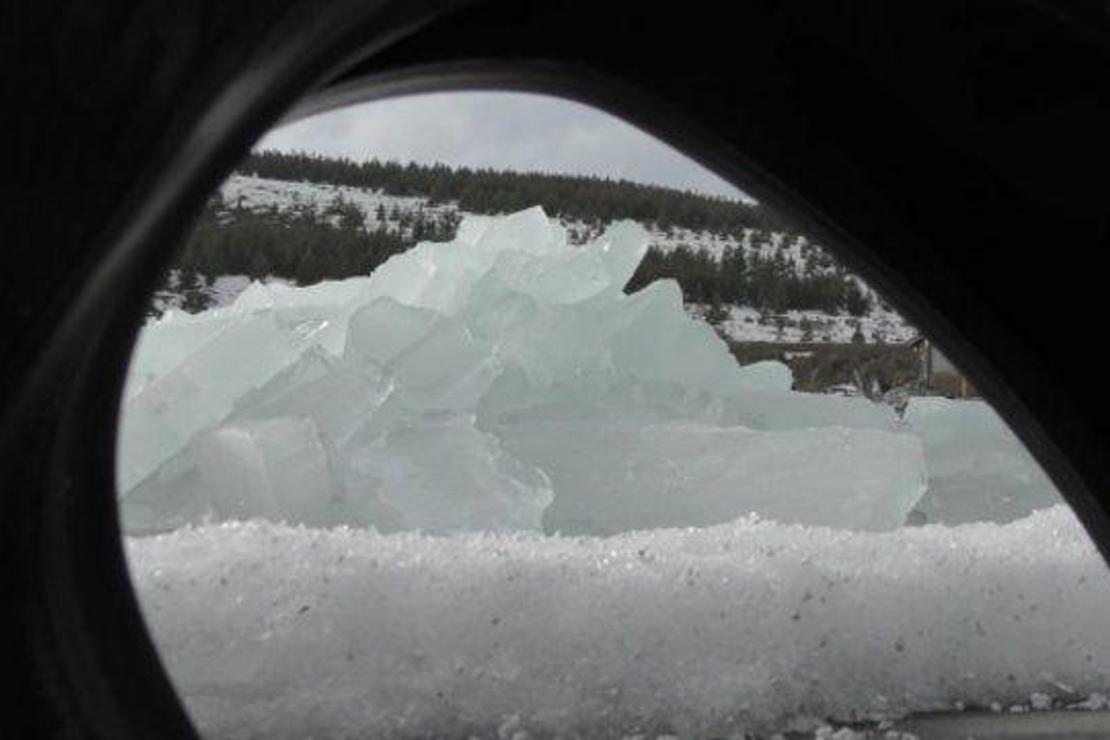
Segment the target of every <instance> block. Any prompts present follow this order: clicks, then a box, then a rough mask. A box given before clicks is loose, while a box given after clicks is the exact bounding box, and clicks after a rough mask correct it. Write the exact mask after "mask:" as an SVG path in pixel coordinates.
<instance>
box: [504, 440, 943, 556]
mask: <svg viewBox="0 0 1110 740" xmlns="http://www.w3.org/2000/svg"><path fill="white" fill-rule="evenodd" d="M497 432H498V436H499V437H501V439H503V440H504V443H503V444H504V446H505V448H506V449H507V450H508V451H509V452H511V453H512V454H513V455H514V456H516V457H518V458H519V459H520V460H522V461H525V462H527V463H530V464H532V465H535V466H537V467H539V468H542V469H543V470H544V471H546V472H547V474H548V475H549V476H550V477H551V482H552V487H553V489H554V493H555V500H554V503H553V504H552V506H551V507H550V508H549V509H548V511H547V513H546V514H545V516H544V525H545V528H546V529H547V530H548V531H559V532H564V533H574V534H582V533H591V534H611V533H615V532H621V531H626V530H631V529H646V528H652V527H662V526H704V525H708V524H716V523H720V522H725V521H730V520H732V519H735V518H736V517H738V516H742V515H744V514H749V513H755V514H759V515H760V516H763V517H766V518H769V519H773V520H775V521H778V522H783V523H796V524H821V525H826V526H833V527H842V528H848V529H861V530H875V531H878V530H890V529H895V528H897V527H900V526H901V525H902V524H903V523H904V522H905V520H906V516H907V514H908V513H909V512H910V510H911V509H912V508H913V505H914V504H915V503H916V502H917V500H918V499H919V498H920V497H921V494H922V492H923V491H924V489H925V479H926V473H925V465H924V458H923V454H922V449H921V442H920V440H919V439H917V438H916V437H913V436H911V435H908V434H894V433H890V432H882V431H876V430H854V429H846V428H843V427H825V428H820V429H807V430H797V431H788V432H758V431H753V430H750V429H744V428H739V427H733V428H720V427H712V426H707V425H703V424H694V423H688V422H669V423H655V424H651V423H649V424H641V423H635V422H633V421H627V420H626V421H607V420H600V419H585V420H550V421H523V422H520V423H516V424H508V425H505V426H503V427H500V428H498V430H497Z"/></svg>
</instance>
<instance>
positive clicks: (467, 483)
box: [119, 208, 927, 534]
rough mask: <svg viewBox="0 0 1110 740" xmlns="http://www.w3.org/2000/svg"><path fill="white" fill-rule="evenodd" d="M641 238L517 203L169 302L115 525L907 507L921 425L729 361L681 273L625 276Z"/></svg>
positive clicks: (436, 523)
mask: <svg viewBox="0 0 1110 740" xmlns="http://www.w3.org/2000/svg"><path fill="white" fill-rule="evenodd" d="M647 245H648V235H647V233H646V232H645V231H644V230H643V229H642V228H641V227H639V226H638V225H636V224H634V223H632V222H620V223H616V224H613V225H611V226H610V227H609V228H608V229H607V230H606V231H605V233H604V234H603V235H602V236H601V237H600V238H599V239H598V240H596V241H594V242H591V243H588V244H586V245H584V246H580V247H575V246H571V245H570V244H568V242H567V238H566V230H565V229H564V228H563V227H562V226H560V225H559V224H558V223H556V222H554V221H552V220H549V219H548V218H547V217H546V215H545V214H544V213H543V211H542V210H541V209H539V208H532V209H529V210H526V211H521V212H519V213H516V214H512V215H510V216H505V217H497V218H493V217H482V218H469V219H466V220H464V221H463V222H462V224H461V225H460V227H459V229H458V234H457V237H456V239H455V240H454V241H452V242H449V243H441V244H434V243H428V242H425V243H421V244H418V245H416V246H415V247H414V248H413V249H411V250H409V251H407V252H405V253H404V254H400V255H396V256H394V257H393V258H391V259H390V260H389V261H387V262H386V263H385V264H383V265H382V266H380V267H379V268H378V269H377V270H376V271H375V272H374V274H373V275H372V276H370V277H367V278H354V279H350V280H344V281H339V282H324V283H319V284H317V285H313V286H310V287H304V288H297V287H293V286H288V285H282V284H265V285H264V284H261V283H254V284H252V285H250V287H248V288H247V289H246V290H244V291H243V292H242V293H241V294H239V296H238V297H237V299H236V300H235V302H234V303H233V304H231V305H230V306H227V307H223V308H217V309H212V310H209V311H206V312H203V313H201V314H197V315H188V314H182V313H180V312H173V311H171V312H168V313H167V314H166V315H164V316H163V317H162V318H161V319H159V320H157V321H154V322H151V323H150V324H148V325H147V326H146V327H145V328H144V330H143V333H142V335H141V338H140V341H139V345H138V348H137V350H136V353H135V356H134V359H133V361H132V365H131V368H130V372H129V378H128V385H127V389H126V394H125V395H126V401H125V405H124V408H123V413H122V422H121V444H120V452H119V484H120V490H121V491H122V505H121V508H122V515H123V522H124V525H125V527H126V528H127V529H128V531H131V532H133V533H142V532H158V531H167V530H170V529H173V528H175V527H179V526H182V525H184V524H186V523H200V522H208V521H222V520H226V519H242V518H250V517H252V516H264V517H267V518H270V519H272V520H275V521H277V520H286V521H289V522H293V523H298V522H299V523H305V524H311V525H317V526H327V525H333V524H339V523H346V524H351V525H355V526H374V527H377V528H379V529H381V530H383V531H395V530H399V529H419V530H422V531H427V532H436V533H450V532H466V531H519V530H532V531H541V530H542V531H547V532H563V533H584V534H612V533H617V532H622V531H627V530H632V529H640V528H645V527H676V526H691V525H698V526H702V525H710V524H715V523H720V522H725V521H730V520H732V519H734V518H736V517H737V516H740V515H742V514H746V513H749V512H754V513H758V514H760V515H762V516H765V517H768V518H772V519H775V520H776V521H780V522H784V523H803V524H812V525H828V526H836V527H844V528H849V529H867V530H889V529H894V528H896V527H899V526H901V525H902V523H903V522H904V521H905V519H906V516H907V514H908V513H909V512H910V510H911V509H912V508H913V506H914V504H915V502H916V501H917V500H918V499H919V498H920V496H921V494H922V492H923V491H924V488H925V485H926V475H927V474H926V470H925V463H924V456H923V448H922V445H921V441H920V439H919V438H918V437H916V436H913V435H910V434H905V433H902V432H901V431H899V429H898V427H897V422H896V418H895V415H894V413H893V411H892V410H891V409H890V408H889V407H886V406H883V405H879V404H875V403H871V402H869V401H867V400H864V399H850V398H838V397H832V396H820V395H813V394H804V393H795V392H792V391H791V390H790V389H789V388H790V384H791V377H790V372H789V370H788V369H787V368H785V367H784V366H782V365H781V364H778V363H760V364H758V365H754V366H750V367H748V368H738V367H737V365H736V362H735V360H734V359H733V357H732V356H731V354H730V353H729V351H728V348H727V347H726V345H725V344H724V342H723V341H722V340H721V339H720V338H719V337H718V336H717V335H716V334H715V333H714V331H713V330H712V328H711V327H709V326H708V325H707V324H705V323H704V322H702V321H700V320H697V319H695V318H693V317H691V316H689V315H688V314H687V313H686V311H685V310H684V308H683V305H682V295H681V291H680V289H679V287H678V285H677V284H676V283H675V282H674V281H669V280H663V281H657V282H655V283H653V284H651V285H649V286H647V287H645V288H644V289H642V290H640V291H638V292H637V293H635V294H632V295H626V294H625V293H624V292H623V286H624V285H625V284H626V283H627V281H628V279H629V277H631V275H632V274H633V272H634V271H635V269H636V267H637V265H638V264H639V262H640V260H641V259H642V257H643V255H644V253H645V251H646V249H647Z"/></svg>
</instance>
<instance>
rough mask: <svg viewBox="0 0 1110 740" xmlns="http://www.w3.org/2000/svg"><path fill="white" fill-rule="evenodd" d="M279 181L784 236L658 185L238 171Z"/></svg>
mask: <svg viewBox="0 0 1110 740" xmlns="http://www.w3.org/2000/svg"><path fill="white" fill-rule="evenodd" d="M236 171H237V172H239V173H240V174H246V175H254V176H257V177H265V178H272V179H275V180H292V181H304V182H315V183H329V184H334V185H348V186H352V187H359V188H371V189H374V190H380V191H382V192H384V193H385V194H387V195H397V196H421V197H426V198H428V199H429V201H430V202H431V204H433V205H434V204H439V203H445V202H449V201H451V202H455V203H457V205H458V208H459V210H462V211H468V212H471V213H483V214H497V213H509V212H512V211H519V210H522V209H524V208H529V207H531V206H534V205H541V206H543V208H544V210H545V211H546V212H547V214H548V215H550V216H557V217H560V218H564V219H568V220H578V221H583V222H586V223H590V224H595V225H603V224H607V223H609V222H611V221H614V220H617V219H622V218H630V219H633V220H635V221H639V222H641V223H644V224H650V225H653V226H655V227H656V228H658V229H660V230H662V231H667V230H669V229H673V228H676V227H681V228H686V229H692V230H695V231H709V232H712V233H715V234H719V235H721V236H729V235H731V236H734V237H736V238H740V237H741V236H742V235H743V232H744V230H745V229H757V230H762V231H772V230H779V231H781V230H785V229H784V227H783V224H782V223H781V222H780V220H779V219H777V218H776V217H775V216H773V215H772V214H771V213H770V212H768V210H767V209H766V208H764V207H763V206H760V205H756V204H750V203H744V202H741V201H736V200H730V199H728V198H723V197H711V196H706V195H701V194H698V193H693V192H689V191H680V190H674V189H671V188H665V187H660V186H657V185H644V184H641V183H634V182H629V181H627V180H612V179H609V178H601V177H590V176H582V175H555V174H548V173H540V172H509V171H502V170H493V169H471V168H468V167H457V168H453V167H448V166H447V165H444V164H434V165H420V164H416V163H414V162H410V163H408V164H401V163H400V162H382V161H379V160H377V159H370V160H367V161H364V162H355V161H353V160H351V159H347V158H336V157H325V156H322V155H318V154H306V153H289V152H279V151H273V150H267V151H259V152H253V153H251V154H250V155H249V156H247V158H246V159H244V160H243V162H242V163H241V164H240V165H239V167H238V168H237V170H236Z"/></svg>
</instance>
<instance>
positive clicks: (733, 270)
mask: <svg viewBox="0 0 1110 740" xmlns="http://www.w3.org/2000/svg"><path fill="white" fill-rule="evenodd" d="M812 267H813V265H812V263H807V264H806V269H803V270H801V271H799V270H798V268H797V267H796V266H795V265H794V264H793V263H792V262H791V261H790V260H788V259H786V257H785V256H784V255H783V254H782V253H781V252H779V253H776V254H775V255H774V256H765V255H763V254H760V253H758V252H753V253H751V254H749V255H747V256H745V254H744V251H743V250H742V249H741V248H740V247H738V246H733V247H729V248H728V249H725V250H724V251H723V252H722V253H721V254H720V255H719V256H718V255H714V254H712V253H710V252H709V251H707V250H703V249H695V248H693V247H691V246H689V245H685V244H683V245H679V246H678V247H677V248H675V249H672V250H670V251H663V250H662V249H660V248H659V247H656V246H653V247H651V248H649V249H648V251H647V253H646V254H645V255H644V259H643V260H642V261H641V262H640V265H639V267H638V268H637V269H636V272H635V273H634V274H633V275H632V278H631V279H630V280H629V282H628V286H627V288H626V291H628V292H634V291H637V290H639V289H640V288H643V287H644V286H646V285H648V284H650V283H652V282H654V281H655V280H659V279H662V278H672V279H674V280H676V281H677V282H678V284H679V285H680V286H681V287H682V296H683V300H684V301H685V302H686V303H701V304H704V305H707V306H709V307H710V316H720V315H721V313H722V309H723V307H724V306H726V305H736V306H752V307H754V308H757V309H759V310H760V311H761V312H764V313H784V312H786V311H792V310H793V311H821V312H823V313H827V314H838V313H842V312H844V313H848V314H851V315H852V316H863V315H864V314H866V313H868V312H869V311H870V310H871V302H872V300H871V297H870V296H869V295H868V294H867V293H866V292H865V291H864V289H863V288H862V287H861V286H860V284H859V282H858V281H856V279H855V278H853V277H852V276H851V275H850V274H849V273H848V272H847V271H845V270H844V269H843V268H839V267H833V268H832V269H831V270H826V271H818V270H815V269H812Z"/></svg>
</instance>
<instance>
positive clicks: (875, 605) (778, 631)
mask: <svg viewBox="0 0 1110 740" xmlns="http://www.w3.org/2000/svg"><path fill="white" fill-rule="evenodd" d="M127 546H128V554H129V559H130V563H131V567H132V572H133V576H134V579H135V583H136V586H137V590H138V594H139V598H140V601H141V604H142V607H143V610H144V612H145V613H146V616H147V618H148V622H149V624H150V626H151V629H152V631H153V636H154V638H155V641H156V643H157V645H158V647H159V649H160V651H161V654H162V656H163V659H164V660H165V661H166V664H167V666H168V668H169V672H170V674H171V675H172V677H173V680H174V682H175V683H176V686H177V689H178V690H179V692H180V693H181V695H182V697H183V698H184V700H185V702H186V704H187V706H188V709H189V711H190V713H191V715H192V717H193V719H194V720H195V721H196V723H197V724H198V726H199V728H200V729H201V730H202V731H203V732H204V733H205V734H206V735H207V736H209V737H274V738H294V737H296V738H302V737H318V738H319V737H377V736H394V737H416V736H421V737H427V736H450V737H466V736H468V735H473V736H479V737H514V736H516V737H526V736H527V735H525V734H519V733H531V735H532V736H533V737H535V736H540V737H546V736H555V737H571V736H576V735H578V736H590V737H599V736H604V737H621V736H630V735H634V734H641V733H643V734H647V735H649V736H657V735H663V734H674V735H680V736H685V737H698V736H729V735H732V734H736V733H739V732H741V731H749V732H760V733H767V734H770V733H771V732H775V731H782V730H784V729H786V728H789V727H798V726H801V725H806V724H807V723H808V725H809V726H810V727H817V726H819V725H821V724H822V721H823V720H825V719H831V720H837V721H840V722H844V721H850V720H858V719H864V718H872V719H884V718H890V717H895V716H898V715H900V714H903V713H906V712H909V711H916V710H933V709H952V708H953V707H964V706H976V705H978V706H982V707H988V706H994V707H1000V708H1001V707H1010V706H1013V705H1020V706H1024V705H1025V704H1026V703H1027V702H1030V701H1031V699H1030V697H1034V698H1035V699H1036V701H1032V703H1033V704H1034V706H1039V705H1043V706H1046V707H1047V706H1050V705H1052V704H1053V703H1056V704H1057V705H1059V704H1073V703H1079V702H1081V701H1082V700H1083V699H1084V698H1085V697H1088V696H1103V697H1104V696H1106V695H1107V693H1110V677H1108V674H1107V671H1108V670H1110V632H1108V631H1107V630H1106V628H1105V625H1106V618H1105V615H1106V614H1107V613H1110V577H1108V575H1110V574H1108V573H1107V570H1106V567H1105V565H1104V564H1103V562H1102V560H1101V558H1100V557H1099V556H1098V554H1097V553H1096V552H1095V550H1094V548H1093V547H1092V545H1091V543H1090V541H1089V539H1088V538H1087V536H1086V535H1085V533H1084V532H1083V530H1082V529H1081V527H1080V526H1079V524H1078V523H1077V522H1076V521H1075V519H1074V517H1073V515H1072V514H1071V513H1070V511H1068V510H1067V509H1066V508H1065V507H1062V506H1057V507H1054V508H1051V509H1049V510H1046V511H1040V512H1037V513H1035V514H1033V515H1031V516H1029V517H1027V518H1024V519H1021V520H1018V521H1015V522H1012V523H1010V524H1005V525H1000V524H993V523H980V524H971V525H963V526H957V527H947V526H941V525H929V526H924V527H919V528H905V529H901V530H898V531H896V532H888V533H870V532H847V531H840V530H833V529H829V528H823V527H802V526H789V525H782V524H776V523H773V522H767V521H759V520H757V519H754V518H746V519H741V520H738V521H735V522H732V523H729V524H722V525H718V526H714V527H709V528H704V529H687V530H678V529H671V530H656V531H653V532H633V533H626V534H621V535H617V536H613V537H608V538H605V537H560V536H547V537H544V536H541V535H537V534H526V533H516V534H500V535H494V534H485V535H481V534H470V535H455V536H452V537H433V536H427V535H420V534H415V533H398V534H392V535H384V534H378V533H375V532H371V531H365V530H354V529H346V528H336V529H330V530H323V529H309V528H303V527H290V526H284V525H278V524H272V523H267V522H263V521H255V522H250V523H225V524H221V525H211V526H206V527H200V528H192V527H189V528H184V529H181V530H178V531H176V532H173V533H170V534H166V535H161V536H156V537H147V538H131V539H129V540H128V542H127ZM807 718H809V719H807ZM819 720H820V721H819ZM810 731H811V732H812V729H811V730H810Z"/></svg>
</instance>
